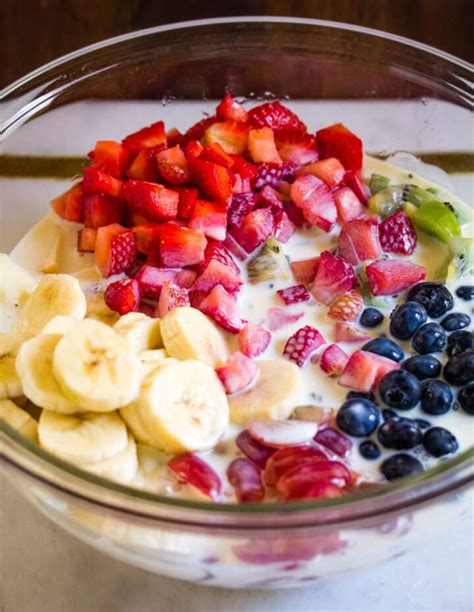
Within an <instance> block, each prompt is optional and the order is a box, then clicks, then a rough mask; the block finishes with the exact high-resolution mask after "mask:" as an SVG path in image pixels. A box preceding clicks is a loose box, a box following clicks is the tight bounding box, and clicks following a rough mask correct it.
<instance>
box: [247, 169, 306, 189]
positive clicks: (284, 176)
mask: <svg viewBox="0 0 474 612" xmlns="http://www.w3.org/2000/svg"><path fill="white" fill-rule="evenodd" d="M295 169H296V166H295V164H258V166H257V173H256V175H255V180H254V187H255V189H262V187H265V185H270V187H278V186H279V185H280V183H281V181H285V180H290V179H292V178H293V177H294V173H295Z"/></svg>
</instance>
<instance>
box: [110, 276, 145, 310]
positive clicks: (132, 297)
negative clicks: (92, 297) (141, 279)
mask: <svg viewBox="0 0 474 612" xmlns="http://www.w3.org/2000/svg"><path fill="white" fill-rule="evenodd" d="M140 298H141V295H140V285H139V284H138V282H137V281H136V280H135V279H134V278H126V279H123V280H118V281H116V282H115V283H110V285H108V286H107V289H106V290H105V292H104V301H105V303H106V304H107V306H108V307H109V308H110V310H114V311H115V312H118V313H119V315H125V314H127V313H129V312H137V311H138V307H139V304H140Z"/></svg>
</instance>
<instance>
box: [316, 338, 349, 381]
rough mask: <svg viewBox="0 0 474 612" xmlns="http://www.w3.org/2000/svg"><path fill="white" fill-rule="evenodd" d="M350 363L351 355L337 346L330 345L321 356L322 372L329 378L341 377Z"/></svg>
mask: <svg viewBox="0 0 474 612" xmlns="http://www.w3.org/2000/svg"><path fill="white" fill-rule="evenodd" d="M348 361H349V355H348V354H347V353H345V352H344V351H343V350H342V349H341V348H340V347H339V346H338V345H337V344H330V345H329V346H328V347H327V348H326V349H325V350H324V352H323V354H322V355H321V363H320V366H321V370H322V371H323V372H325V373H326V374H327V375H328V376H340V375H341V374H342V373H343V372H344V368H345V367H346V365H347V362H348Z"/></svg>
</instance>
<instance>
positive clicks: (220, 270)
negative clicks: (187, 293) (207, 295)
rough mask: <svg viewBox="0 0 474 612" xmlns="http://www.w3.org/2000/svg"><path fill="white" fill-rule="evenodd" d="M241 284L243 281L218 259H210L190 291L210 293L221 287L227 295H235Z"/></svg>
mask: <svg viewBox="0 0 474 612" xmlns="http://www.w3.org/2000/svg"><path fill="white" fill-rule="evenodd" d="M234 265H235V264H234ZM242 284H243V281H242V280H241V279H240V277H239V275H238V273H236V272H235V270H234V269H233V268H231V267H230V266H228V265H227V264H225V263H223V262H222V261H220V260H218V259H211V260H210V261H209V263H208V264H207V266H206V267H205V268H204V270H203V272H202V273H201V274H200V275H199V276H198V277H197V279H196V280H195V282H194V283H193V286H192V287H191V290H192V291H210V290H211V289H213V288H214V287H216V286H217V285H221V286H222V287H224V289H225V290H226V291H228V292H229V293H236V292H237V291H239V290H240V287H241V286H242Z"/></svg>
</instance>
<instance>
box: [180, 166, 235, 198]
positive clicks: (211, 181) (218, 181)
mask: <svg viewBox="0 0 474 612" xmlns="http://www.w3.org/2000/svg"><path fill="white" fill-rule="evenodd" d="M189 167H190V169H191V174H192V176H193V179H194V182H195V183H196V184H197V186H198V187H199V188H200V189H201V190H202V191H203V193H205V194H206V195H207V196H209V197H210V198H211V199H215V200H220V201H222V202H227V200H228V199H229V198H230V197H231V196H232V182H233V175H232V173H231V172H230V170H229V169H228V168H224V167H223V166H219V165H218V164H214V163H212V162H209V161H205V160H202V159H189Z"/></svg>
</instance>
